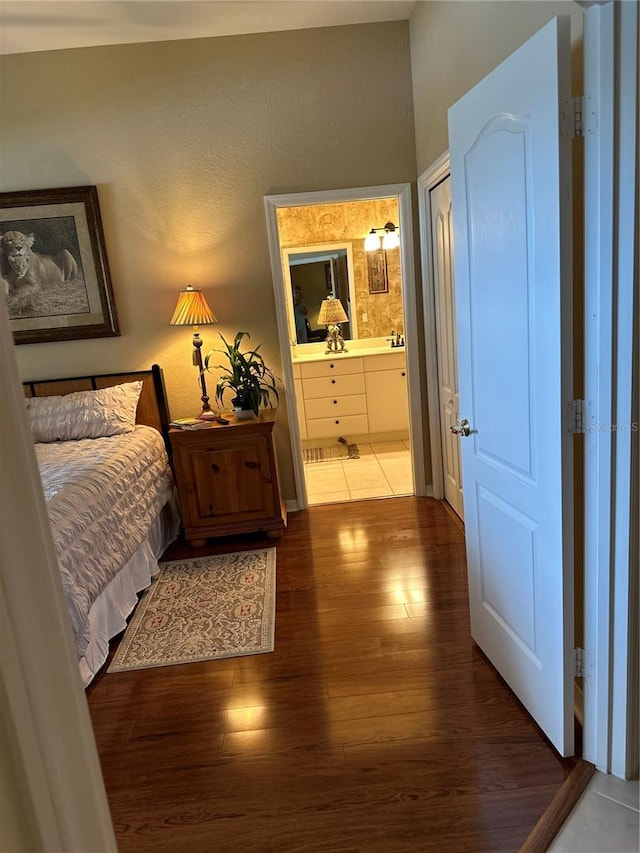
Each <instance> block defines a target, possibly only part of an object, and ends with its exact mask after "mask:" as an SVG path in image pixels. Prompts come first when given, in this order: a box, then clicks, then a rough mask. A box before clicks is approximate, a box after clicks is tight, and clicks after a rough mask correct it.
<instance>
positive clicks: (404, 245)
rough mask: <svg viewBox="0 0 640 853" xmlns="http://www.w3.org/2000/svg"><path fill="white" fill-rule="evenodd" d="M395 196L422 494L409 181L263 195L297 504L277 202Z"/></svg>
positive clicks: (298, 457) (297, 441)
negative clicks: (398, 218)
mask: <svg viewBox="0 0 640 853" xmlns="http://www.w3.org/2000/svg"><path fill="white" fill-rule="evenodd" d="M381 198H395V199H396V200H397V202H398V210H399V214H400V231H399V236H400V269H401V272H402V301H403V309H404V320H405V341H406V343H405V353H406V357H407V384H408V391H409V425H410V435H411V461H412V468H413V485H414V490H415V494H416V495H419V496H425V495H427V482H426V470H425V455H424V430H423V424H422V417H423V406H422V396H423V395H422V389H421V385H420V355H419V343H418V342H419V323H418V307H417V294H416V284H415V274H414V250H413V215H412V209H411V184H408V183H405V184H386V185H383V186H372V187H357V188H351V189H337V190H320V191H317V192H302V193H282V194H279V195H267V196H265V197H264V206H265V215H266V220H267V236H268V238H269V255H270V258H271V274H272V278H273V295H274V300H275V308H276V320H277V325H278V338H279V341H280V359H281V364H282V380H283V385H284V389H285V397H286V401H287V418H288V422H289V436H290V439H291V453H292V456H293V471H294V477H295V484H296V497H297V509H306V507H307V506H308V499H307V487H306V483H305V479H304V463H303V460H302V440H301V438H300V428H299V426H298V409H297V401H296V392H295V383H294V377H293V362H292V360H291V349H290V346H289V324H288V320H287V311H286V300H285V283H284V274H283V270H282V253H281V247H280V236H279V233H278V221H277V212H278V210H279V209H280V208H286V207H306V206H308V205H314V204H344V203H347V202H350V201H373V200H374V199H381Z"/></svg>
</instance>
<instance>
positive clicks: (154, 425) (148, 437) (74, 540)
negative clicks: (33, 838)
mask: <svg viewBox="0 0 640 853" xmlns="http://www.w3.org/2000/svg"><path fill="white" fill-rule="evenodd" d="M23 387H24V392H25V398H26V399H25V405H26V407H27V413H28V417H29V420H30V424H31V429H32V432H33V436H34V446H35V451H36V458H37V460H38V466H39V470H40V476H41V480H42V486H43V492H44V495H45V501H46V506H47V512H48V515H49V521H50V523H51V531H52V535H53V541H54V546H55V551H56V556H57V559H58V566H59V569H60V576H61V581H62V587H63V591H64V595H65V600H66V602H67V606H68V608H69V615H70V619H71V625H72V628H73V634H74V639H75V643H76V648H77V651H78V661H79V668H80V676H81V678H82V682H83V684H84V685H85V687H86V686H87V685H88V684H89V683H90V682H91V680H92V679H93V678H94V676H95V674H96V673H97V672H98V670H99V669H100V668H101V667H102V665H103V664H104V662H105V661H106V659H107V656H108V653H109V640H110V639H111V638H112V637H114V636H116V635H117V634H118V633H120V632H121V631H122V630H123V629H124V628H125V626H126V620H127V617H128V616H129V615H130V613H131V611H132V610H133V609H134V607H135V605H136V603H137V601H138V593H139V592H141V591H142V590H143V589H145V588H146V587H147V586H149V584H150V583H151V579H152V578H153V577H154V576H155V575H156V574H157V573H158V571H159V567H158V559H159V557H160V556H161V555H162V553H163V552H164V551H165V549H166V547H167V546H168V545H169V544H170V543H171V542H172V541H173V540H174V539H175V538H176V536H177V533H178V527H179V514H178V510H177V505H176V500H175V491H174V484H173V477H172V474H171V469H170V467H169V459H168V452H169V451H168V443H167V433H168V422H169V418H168V413H167V407H166V403H165V395H164V388H163V382H162V374H161V371H160V368H159V367H158V366H157V365H153V367H152V368H151V370H150V371H136V372H133V373H118V374H109V375H101V376H85V377H79V378H73V379H61V380H47V381H34V382H26V383H24V384H23Z"/></svg>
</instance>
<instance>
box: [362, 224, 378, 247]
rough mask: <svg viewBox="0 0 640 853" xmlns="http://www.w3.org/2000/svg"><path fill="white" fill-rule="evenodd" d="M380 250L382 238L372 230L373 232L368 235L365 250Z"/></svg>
mask: <svg viewBox="0 0 640 853" xmlns="http://www.w3.org/2000/svg"><path fill="white" fill-rule="evenodd" d="M379 248H380V237H378V235H377V234H376V232H375V230H374V229H373V228H372V229H371V231H370V232H369V233H368V234H367V237H366V239H365V241H364V250H365V252H375V251H376V249H379Z"/></svg>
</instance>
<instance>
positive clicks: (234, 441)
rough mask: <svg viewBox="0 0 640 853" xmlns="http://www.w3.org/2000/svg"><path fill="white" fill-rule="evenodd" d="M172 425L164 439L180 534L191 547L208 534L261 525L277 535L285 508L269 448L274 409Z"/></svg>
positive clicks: (257, 528)
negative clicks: (194, 425) (198, 425)
mask: <svg viewBox="0 0 640 853" xmlns="http://www.w3.org/2000/svg"><path fill="white" fill-rule="evenodd" d="M224 417H225V418H228V419H229V423H228V424H226V425H224V424H218V423H211V424H207V426H206V427H204V428H202V429H197V430H187V429H183V430H181V429H172V430H170V431H169V439H170V441H171V448H172V450H173V462H174V469H175V475H176V482H177V486H178V494H179V496H180V504H181V508H182V522H183V525H184V535H185V538H186V539H187V541H188V542H189V543H190V544H191V545H193V546H194V547H200V546H202V545H204V544H205V542H206V540H207V539H208V538H209V537H212V536H229V535H233V534H238V533H253V532H257V531H264V532H266V534H267V535H268V536H269V537H271V538H274V539H275V538H278V537H280V536H282V533H283V531H284V528H285V526H286V520H287V512H286V508H285V505H284V502H283V500H282V498H281V497H280V488H279V485H278V474H277V470H276V459H275V454H274V451H273V438H272V433H273V427H274V425H275V417H276V415H275V411H273V410H272V409H265V410H263V411H261V412H260V415H259V417H258V418H253V419H251V420H241V421H239V420H236V419H235V418H234V417H233V414H226V413H225V414H224Z"/></svg>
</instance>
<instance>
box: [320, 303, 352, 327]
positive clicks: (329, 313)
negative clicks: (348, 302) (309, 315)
mask: <svg viewBox="0 0 640 853" xmlns="http://www.w3.org/2000/svg"><path fill="white" fill-rule="evenodd" d="M348 322H349V318H348V317H347V315H346V313H345V310H344V308H343V307H342V302H340V300H339V299H334V297H333V296H327V298H326V299H323V300H322V304H321V306H320V311H319V313H318V325H319V326H333V325H335V323H348Z"/></svg>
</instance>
